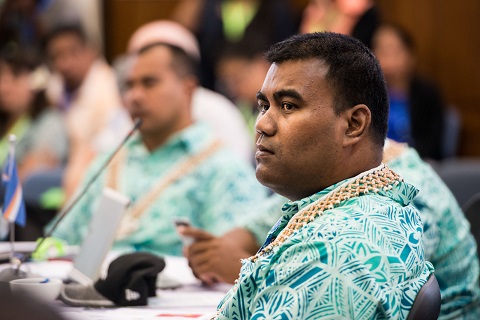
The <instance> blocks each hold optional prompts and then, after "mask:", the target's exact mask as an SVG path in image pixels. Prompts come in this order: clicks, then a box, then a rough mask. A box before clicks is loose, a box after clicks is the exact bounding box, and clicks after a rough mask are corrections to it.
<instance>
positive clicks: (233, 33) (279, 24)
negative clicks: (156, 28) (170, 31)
mask: <svg viewBox="0 0 480 320" xmlns="http://www.w3.org/2000/svg"><path fill="white" fill-rule="evenodd" d="M172 19H173V20H175V21H177V22H179V23H181V24H182V25H184V26H186V27H187V28H188V29H190V30H191V31H192V32H193V33H194V34H195V35H196V36H197V39H198V42H199V44H200V53H201V55H202V66H201V67H202V70H201V71H202V72H201V77H202V78H201V83H202V85H203V86H204V87H206V88H209V89H215V90H217V88H216V78H215V68H216V61H217V59H218V57H219V52H220V51H221V50H222V48H223V47H224V46H226V45H228V44H232V43H237V42H240V41H245V42H246V43H250V41H251V40H254V41H258V42H260V43H262V44H263V45H264V48H263V49H265V48H267V47H268V46H270V45H271V44H273V43H275V42H278V41H281V40H283V39H285V38H287V37H288V36H291V35H293V34H295V33H296V32H297V30H298V17H297V16H296V15H295V13H294V11H293V10H292V8H291V5H290V3H289V1H288V0H182V1H181V2H180V4H179V5H178V6H177V9H176V11H175V12H174V14H173V15H172Z"/></svg>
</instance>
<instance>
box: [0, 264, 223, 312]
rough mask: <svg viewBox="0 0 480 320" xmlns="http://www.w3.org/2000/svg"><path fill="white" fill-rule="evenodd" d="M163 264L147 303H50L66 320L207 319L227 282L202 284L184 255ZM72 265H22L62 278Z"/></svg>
mask: <svg viewBox="0 0 480 320" xmlns="http://www.w3.org/2000/svg"><path fill="white" fill-rule="evenodd" d="M165 264H166V267H165V269H164V270H163V271H162V272H161V273H160V274H159V276H158V281H157V286H161V287H163V288H164V289H160V288H158V289H157V295H156V297H152V298H149V300H148V306H144V307H123V308H108V309H91V308H78V307H70V306H68V305H65V304H64V303H63V302H61V301H59V300H57V301H54V302H53V303H52V306H53V307H54V308H55V309H57V310H58V311H59V313H60V314H61V315H62V316H64V317H65V318H66V319H70V320H109V319H135V320H143V319H157V320H173V319H178V320H180V319H182V320H185V319H198V320H203V319H208V318H209V316H211V315H212V314H213V313H214V312H215V309H216V306H217V304H218V303H219V302H220V300H221V299H222V298H223V296H224V295H225V293H226V292H227V291H228V289H229V288H230V285H227V284H218V285H216V286H214V287H210V288H206V287H204V286H202V285H201V283H200V281H198V280H197V279H196V278H195V277H194V276H193V274H192V272H191V270H190V268H189V267H188V263H187V261H186V259H185V258H180V257H166V258H165ZM7 266H8V265H7ZM72 266H73V264H72V262H70V261H61V260H56V261H45V262H33V263H26V264H25V265H24V266H22V268H23V269H25V270H26V271H29V272H30V273H33V274H36V275H40V276H44V277H49V278H61V279H65V278H67V277H68V274H69V272H70V271H71V269H72ZM3 267H5V265H3ZM165 287H175V288H174V289H173V288H172V289H166V288H165Z"/></svg>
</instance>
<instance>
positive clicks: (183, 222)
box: [173, 217, 192, 227]
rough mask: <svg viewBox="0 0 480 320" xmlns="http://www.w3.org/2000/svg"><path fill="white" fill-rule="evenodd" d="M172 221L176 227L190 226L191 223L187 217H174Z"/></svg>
mask: <svg viewBox="0 0 480 320" xmlns="http://www.w3.org/2000/svg"><path fill="white" fill-rule="evenodd" d="M173 223H174V224H175V226H176V227H190V226H191V225H192V224H191V222H190V219H188V218H187V217H174V218H173Z"/></svg>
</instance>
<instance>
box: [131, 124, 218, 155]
mask: <svg viewBox="0 0 480 320" xmlns="http://www.w3.org/2000/svg"><path fill="white" fill-rule="evenodd" d="M211 138H212V133H211V131H210V129H209V127H208V126H207V125H206V124H203V123H194V124H192V125H190V126H188V127H187V128H185V129H183V130H181V131H179V132H176V133H174V134H173V135H172V136H171V137H170V138H169V139H168V140H167V141H166V142H165V143H164V144H163V145H161V146H160V147H158V148H157V149H155V150H153V152H150V151H148V149H147V148H146V146H145V145H144V144H143V141H142V136H141V134H140V133H139V132H136V133H135V134H134V135H133V136H132V139H131V141H130V142H129V143H128V147H129V149H130V152H131V153H132V154H135V155H138V156H145V155H147V154H155V153H157V152H165V151H168V150H172V149H179V148H181V149H183V150H185V152H187V153H190V154H192V153H197V152H198V151H200V150H202V149H203V148H204V147H205V145H206V144H207V143H208V142H209V141H210V140H211Z"/></svg>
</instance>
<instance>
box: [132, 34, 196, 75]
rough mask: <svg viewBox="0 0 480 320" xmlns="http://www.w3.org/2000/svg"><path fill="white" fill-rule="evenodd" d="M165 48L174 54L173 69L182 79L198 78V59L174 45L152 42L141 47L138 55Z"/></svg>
mask: <svg viewBox="0 0 480 320" xmlns="http://www.w3.org/2000/svg"><path fill="white" fill-rule="evenodd" d="M159 46H161V47H165V48H167V49H169V50H170V52H171V53H172V57H173V58H172V69H173V70H174V71H175V72H176V73H177V74H178V75H179V76H181V77H185V76H195V77H198V72H197V71H198V63H197V59H195V58H193V57H192V56H190V55H189V54H188V53H187V52H186V51H185V50H183V49H182V48H180V47H178V46H175V45H172V44H170V43H166V42H152V43H150V44H147V45H145V46H143V47H141V48H140V49H139V50H138V51H136V54H137V55H142V54H144V53H145V52H147V51H150V50H151V49H153V48H155V47H159Z"/></svg>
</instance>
